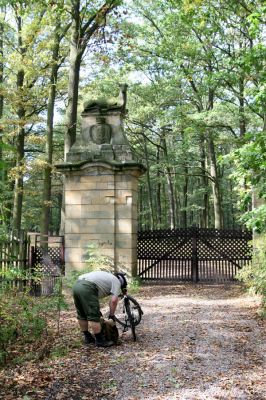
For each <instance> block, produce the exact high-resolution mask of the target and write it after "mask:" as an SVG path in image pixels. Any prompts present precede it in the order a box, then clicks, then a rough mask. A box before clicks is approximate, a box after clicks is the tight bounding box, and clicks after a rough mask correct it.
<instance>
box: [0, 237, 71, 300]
mask: <svg viewBox="0 0 266 400" xmlns="http://www.w3.org/2000/svg"><path fill="white" fill-rule="evenodd" d="M25 272H28V273H29V275H31V276H36V275H40V274H41V276H42V278H41V280H40V281H39V282H36V280H34V279H32V278H29V279H25V277H20V276H21V275H22V274H23V273H24V274H25ZM21 273H22V274H21ZM62 275H64V237H63V236H46V237H43V236H41V235H40V234H38V233H28V234H26V233H25V232H21V233H20V234H19V235H16V234H14V233H13V232H12V233H11V234H10V235H9V236H8V237H7V238H6V239H5V240H2V241H0V283H1V287H5V286H6V287H12V288H16V289H17V290H18V291H21V290H24V289H27V290H29V291H30V293H31V294H34V295H36V296H40V295H50V294H52V293H53V291H54V287H55V285H56V283H57V282H58V281H59V280H60V279H61V276H62ZM12 276H13V277H12Z"/></svg>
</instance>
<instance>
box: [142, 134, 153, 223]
mask: <svg viewBox="0 0 266 400" xmlns="http://www.w3.org/2000/svg"><path fill="white" fill-rule="evenodd" d="M144 152H145V158H146V166H147V172H146V178H147V188H148V204H149V209H150V221H151V229H154V222H155V218H154V207H153V201H152V197H153V191H152V187H151V177H150V172H149V169H150V167H149V156H148V149H147V143H146V140H145V138H144Z"/></svg>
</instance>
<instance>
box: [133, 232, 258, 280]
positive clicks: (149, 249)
mask: <svg viewBox="0 0 266 400" xmlns="http://www.w3.org/2000/svg"><path fill="white" fill-rule="evenodd" d="M251 239H252V234H251V232H248V231H235V230H217V229H201V228H190V229H173V230H155V231H142V232H139V233H138V276H139V277H140V278H141V279H143V280H145V281H148V280H164V281H193V282H198V281H207V282H225V281H234V280H235V275H236V273H237V271H238V270H239V269H241V268H242V267H243V265H245V264H246V263H247V262H249V261H250V260H251V245H250V243H249V241H250V240H251Z"/></svg>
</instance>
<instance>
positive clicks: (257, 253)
mask: <svg viewBox="0 0 266 400" xmlns="http://www.w3.org/2000/svg"><path fill="white" fill-rule="evenodd" d="M253 246H254V254H253V258H252V262H251V263H250V264H248V265H246V266H245V267H244V268H243V269H242V270H241V271H240V272H239V273H238V276H237V278H238V279H239V280H240V281H242V282H244V283H245V285H246V286H247V288H248V289H249V290H250V291H251V292H252V293H255V294H258V295H260V296H261V308H260V310H259V314H260V315H261V316H262V317H264V318H265V317H266V235H265V234H264V235H262V236H261V237H259V238H257V239H255V240H254V244H253Z"/></svg>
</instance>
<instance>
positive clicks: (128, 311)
mask: <svg viewBox="0 0 266 400" xmlns="http://www.w3.org/2000/svg"><path fill="white" fill-rule="evenodd" d="M125 308H126V314H127V315H126V319H128V322H129V325H130V328H131V332H132V336H133V340H134V342H135V341H136V340H137V336H136V329H135V328H136V327H135V321H134V317H133V315H132V313H131V307H130V301H129V299H128V298H127V299H125Z"/></svg>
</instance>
